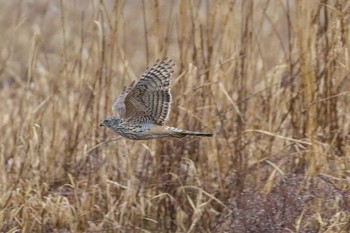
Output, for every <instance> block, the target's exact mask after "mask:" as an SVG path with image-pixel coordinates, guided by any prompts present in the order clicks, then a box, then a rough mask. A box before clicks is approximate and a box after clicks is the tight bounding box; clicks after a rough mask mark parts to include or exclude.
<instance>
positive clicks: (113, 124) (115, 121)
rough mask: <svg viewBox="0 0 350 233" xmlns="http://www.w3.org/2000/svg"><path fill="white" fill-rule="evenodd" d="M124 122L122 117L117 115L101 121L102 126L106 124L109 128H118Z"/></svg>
mask: <svg viewBox="0 0 350 233" xmlns="http://www.w3.org/2000/svg"><path fill="white" fill-rule="evenodd" d="M121 122H122V120H121V119H119V118H116V117H109V118H107V119H104V120H103V121H101V123H100V126H105V127H107V128H118V126H119V124H120V123H121Z"/></svg>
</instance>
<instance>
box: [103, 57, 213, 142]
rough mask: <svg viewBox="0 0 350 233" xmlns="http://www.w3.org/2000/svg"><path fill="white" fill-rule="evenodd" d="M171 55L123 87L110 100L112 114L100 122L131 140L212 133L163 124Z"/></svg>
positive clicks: (209, 134) (169, 81)
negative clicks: (119, 92)
mask: <svg viewBox="0 0 350 233" xmlns="http://www.w3.org/2000/svg"><path fill="white" fill-rule="evenodd" d="M174 65H175V64H174V62H173V60H172V59H168V58H165V59H164V60H162V61H159V60H158V61H157V62H156V63H155V64H154V65H153V66H152V67H151V68H148V69H147V70H146V71H145V72H144V73H143V75H142V76H141V78H140V79H139V80H138V81H137V82H135V81H134V82H132V83H131V84H130V85H129V86H128V87H124V88H123V91H122V93H121V94H120V95H119V97H118V98H117V100H116V101H115V103H114V104H113V107H112V109H113V111H114V112H116V113H117V115H118V116H112V117H109V118H107V119H105V120H103V121H102V122H101V123H100V126H105V127H107V128H110V129H112V130H113V131H114V132H116V133H117V134H119V135H121V136H123V137H126V138H129V139H132V140H147V139H154V138H162V137H175V138H182V137H185V136H204V137H211V136H213V134H212V133H202V132H193V131H188V130H182V129H177V128H174V127H169V126H165V125H164V122H165V120H166V119H167V118H168V116H169V112H170V104H171V94H170V88H171V76H172V74H173V73H174V70H173V66H174Z"/></svg>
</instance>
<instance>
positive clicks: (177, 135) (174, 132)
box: [169, 127, 214, 138]
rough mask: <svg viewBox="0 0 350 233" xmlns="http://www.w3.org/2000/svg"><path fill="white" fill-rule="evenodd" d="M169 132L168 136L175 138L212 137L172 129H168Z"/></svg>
mask: <svg viewBox="0 0 350 233" xmlns="http://www.w3.org/2000/svg"><path fill="white" fill-rule="evenodd" d="M169 130H170V131H171V132H172V134H171V135H170V136H171V137H175V138H182V137H185V136H198V137H212V136H213V135H214V134H212V133H203V132H193V131H188V130H183V129H177V128H173V127H169Z"/></svg>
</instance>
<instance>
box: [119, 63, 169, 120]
mask: <svg viewBox="0 0 350 233" xmlns="http://www.w3.org/2000/svg"><path fill="white" fill-rule="evenodd" d="M173 66H174V62H173V60H172V59H168V58H166V59H164V60H162V61H157V62H156V63H155V64H154V65H153V66H152V67H151V68H149V69H147V70H146V71H145V72H144V73H143V75H142V77H141V78H140V80H139V81H138V82H137V83H136V84H134V83H132V84H131V85H130V86H129V87H127V88H124V89H123V92H122V93H121V94H120V96H119V97H118V99H117V101H116V102H115V103H114V105H113V110H115V111H117V112H118V114H119V116H120V117H122V118H124V119H125V120H126V121H130V122H140V123H143V122H145V123H146V122H148V123H154V124H158V125H163V123H164V121H165V120H166V119H167V117H168V115H169V111H170V104H171V94H170V85H171V76H172V74H173V73H174V70H173Z"/></svg>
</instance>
